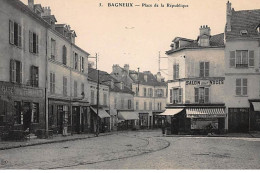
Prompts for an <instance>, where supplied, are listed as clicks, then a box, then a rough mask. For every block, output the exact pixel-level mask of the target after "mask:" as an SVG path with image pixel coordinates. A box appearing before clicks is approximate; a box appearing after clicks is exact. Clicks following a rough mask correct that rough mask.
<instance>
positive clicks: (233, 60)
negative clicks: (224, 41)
mask: <svg viewBox="0 0 260 173" xmlns="http://www.w3.org/2000/svg"><path fill="white" fill-rule="evenodd" d="M229 54H230V59H229V67H235V66H236V53H235V51H230V53H229Z"/></svg>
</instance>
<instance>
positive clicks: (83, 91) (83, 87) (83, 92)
mask: <svg viewBox="0 0 260 173" xmlns="http://www.w3.org/2000/svg"><path fill="white" fill-rule="evenodd" d="M81 95H82V96H84V95H85V85H84V83H81Z"/></svg>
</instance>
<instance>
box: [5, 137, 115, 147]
mask: <svg viewBox="0 0 260 173" xmlns="http://www.w3.org/2000/svg"><path fill="white" fill-rule="evenodd" d="M112 134H113V133H104V134H102V135H100V134H99V136H100V137H101V136H108V135H112ZM95 137H96V136H94V134H93V136H86V137H77V138H70V139H61V140H55V139H54V140H50V141H44V142H36V143H31V144H30V143H27V144H21V145H14V146H7V147H0V151H1V150H10V149H14V148H22V147H30V146H36V145H44V144H52V143H61V142H67V141H76V140H83V139H88V138H95Z"/></svg>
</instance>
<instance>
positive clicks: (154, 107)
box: [111, 64, 167, 128]
mask: <svg viewBox="0 0 260 173" xmlns="http://www.w3.org/2000/svg"><path fill="white" fill-rule="evenodd" d="M111 75H112V76H113V77H115V78H116V79H117V80H119V81H121V82H123V83H124V84H125V85H126V86H127V87H129V88H130V89H131V90H132V91H133V92H134V93H135V95H134V104H133V106H134V110H135V112H137V113H138V114H139V125H140V127H141V128H151V127H152V126H153V125H154V126H156V125H158V119H157V114H158V113H161V112H163V111H164V110H165V106H166V98H167V84H166V83H165V82H164V79H163V77H162V76H161V74H160V73H158V74H157V75H153V74H152V73H151V72H149V71H146V72H137V71H134V70H129V65H128V64H126V65H125V66H124V68H121V67H120V66H119V65H113V71H112V73H111Z"/></svg>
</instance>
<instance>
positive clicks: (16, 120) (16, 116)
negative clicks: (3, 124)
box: [14, 101, 21, 124]
mask: <svg viewBox="0 0 260 173" xmlns="http://www.w3.org/2000/svg"><path fill="white" fill-rule="evenodd" d="M14 108H15V114H14V124H21V102H17V101H15V102H14Z"/></svg>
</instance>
